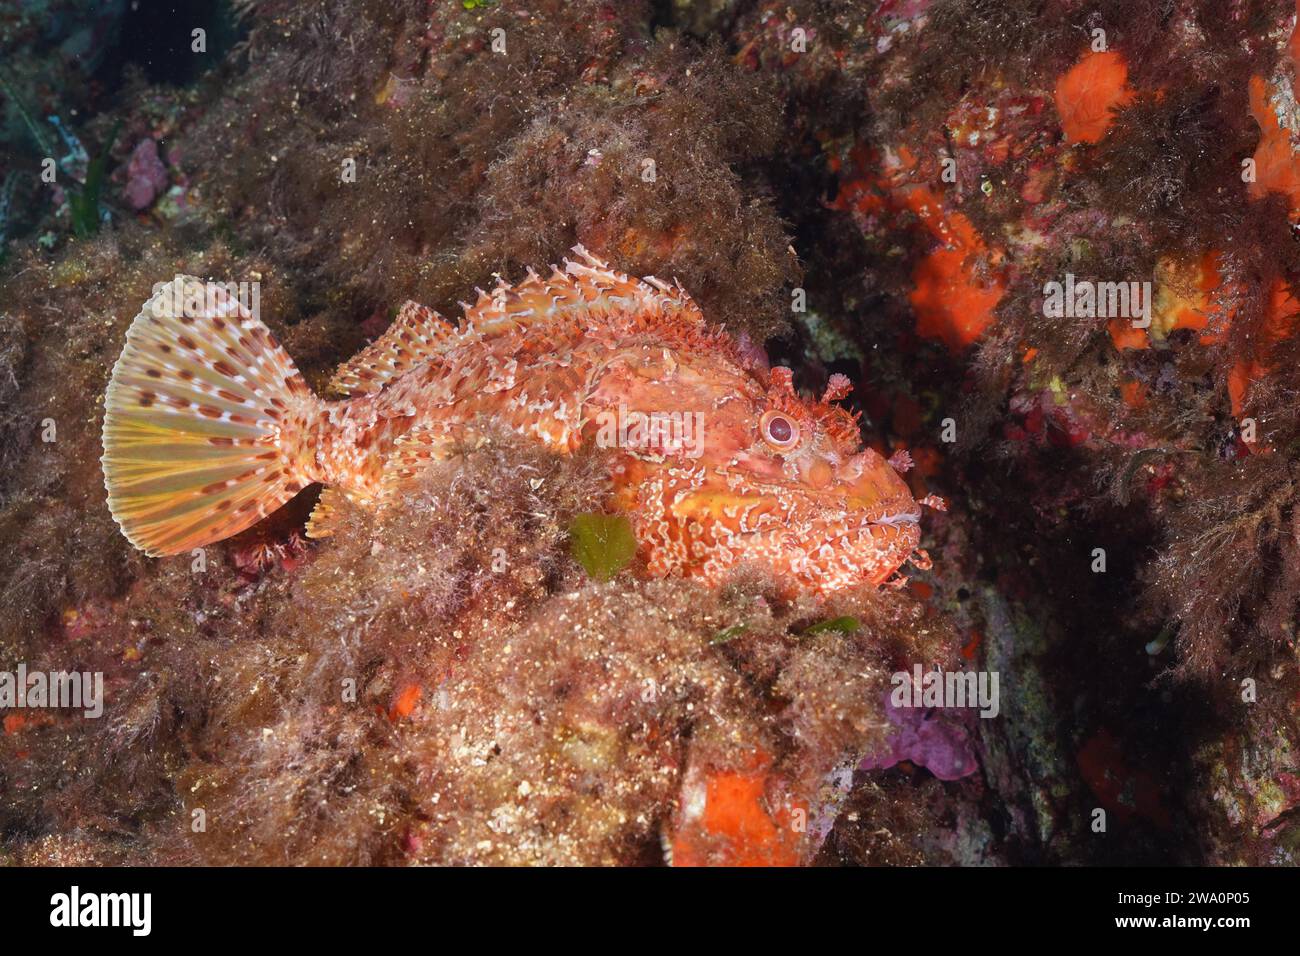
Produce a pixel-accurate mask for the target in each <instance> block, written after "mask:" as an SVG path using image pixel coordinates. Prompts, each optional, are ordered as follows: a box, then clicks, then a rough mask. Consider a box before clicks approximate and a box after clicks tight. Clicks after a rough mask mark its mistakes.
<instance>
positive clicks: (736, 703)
mask: <svg viewBox="0 0 1300 956" xmlns="http://www.w3.org/2000/svg"><path fill="white" fill-rule="evenodd" d="M1296 35H1297V34H1296V9H1295V7H1294V6H1293V5H1292V4H1290V3H1288V2H1282V0H1277V2H1263V0H1236V2H1232V3H1223V2H1217V0H1200V2H1195V0H1172V2H1168V0H1124V2H1120V0H1095V2H1089V3H1077V2H1071V0H998V2H992V0H886V2H871V3H845V2H836V3H831V2H818V0H787V2H781V3H769V2H764V0H744V2H741V0H734V2H733V0H723V2H712V0H711V2H698V3H696V2H689V0H674V2H671V3H651V2H648V0H646V2H618V3H614V2H607V0H606V2H599V0H567V2H561V0H535V2H514V0H476V2H470V0H446V2H438V3H424V2H414V0H412V2H392V0H325V2H313V3H307V2H289V0H244V2H239V3H233V4H230V3H225V2H191V3H182V4H177V5H172V6H169V7H168V9H167V12H166V13H160V12H159V11H158V10H156V9H151V6H150V5H149V4H144V3H142V4H127V3H125V2H123V3H90V2H86V0H44V2H34V0H33V2H27V3H23V4H19V5H13V4H10V5H6V6H4V7H3V9H0V53H3V60H2V62H0V169H2V170H3V173H2V178H0V243H2V244H0V283H2V286H0V552H2V553H3V554H4V559H3V561H0V721H2V727H3V732H2V733H0V861H2V862H4V863H10V864H50V863H82V864H104V863H110V864H111V863H181V864H201V863H223V864H224V863H234V864H313V863H315V864H373V863H381V864H408V863H439V864H476V863H477V864H532V863H579V864H660V863H664V862H670V863H672V864H675V865H698V864H706V865H707V864H719V863H723V864H725V863H732V864H754V865H764V864H797V863H820V864H872V863H892V864H917V863H939V864H984V863H1051V864H1099V863H1159V862H1164V863H1192V862H1206V863H1216V864H1230V863H1254V864H1261V863H1293V862H1295V860H1296V854H1297V852H1300V824H1297V819H1298V818H1297V816H1296V814H1295V812H1294V811H1295V808H1296V807H1297V806H1298V805H1300V766H1298V765H1297V763H1296V757H1295V753H1296V746H1295V745H1296V738H1297V730H1298V728H1297V708H1298V707H1300V703H1298V702H1300V674H1297V664H1298V661H1297V649H1296V641H1295V620H1296V612H1297V603H1298V602H1300V510H1297V506H1298V505H1300V473H1298V469H1300V422H1298V420H1297V416H1296V413H1295V408H1296V402H1297V398H1298V397H1300V377H1298V376H1300V329H1297V315H1300V303H1297V300H1296V297H1295V296H1294V294H1293V283H1295V282H1296V281H1297V280H1300V255H1298V253H1297V239H1296V235H1297V233H1296V229H1297V223H1298V222H1300V160H1298V159H1297V153H1296V149H1295V147H1296V145H1297V143H1298V142H1300V140H1297V128H1298V127H1297V124H1300V109H1297V106H1296V95H1295V90H1296V88H1297V62H1296V55H1297V51H1298V50H1300V45H1298V44H1297V42H1296V41H1295V40H1294V37H1295V36H1296ZM177 277H193V281H188V280H184V279H183V278H182V280H181V281H180V282H179V283H178V284H174V283H173V280H174V279H176V278H177ZM656 277H657V278H656ZM479 288H481V289H482V290H483V291H481V292H480V291H477V290H478V289H479ZM168 290H174V291H175V293H176V295H175V297H174V298H171V297H169V296H168ZM190 291H195V292H196V294H195V296H194V297H193V298H192V299H190V298H188V297H187V293H188V292H190ZM462 301H463V302H464V303H466V304H465V306H464V307H462V306H461V305H459V304H458V303H460V302H462ZM101 459H102V461H101ZM945 505H946V510H942V509H944V508H945ZM132 542H134V543H135V544H137V545H139V546H140V548H141V549H143V550H140V549H137V548H136V547H135V546H133V543H132ZM145 550H147V551H150V552H151V553H155V554H158V555H163V556H161V557H149V556H146V554H145V553H144V551H145ZM60 674H62V675H67V676H69V677H70V678H73V677H76V678H79V677H80V676H81V675H86V676H88V677H89V676H96V675H97V677H98V679H99V684H98V687H99V691H98V692H96V691H95V690H94V688H95V686H97V685H96V684H95V682H94V681H87V682H85V683H84V684H82V683H80V682H77V681H70V682H69V683H66V684H60V682H59V681H58V680H57V679H48V678H47V677H46V676H45V675H60ZM20 675H21V679H20ZM37 677H39V678H40V679H39V680H37V679H36V678H37ZM73 683H75V685H76V689H77V690H78V691H79V692H80V691H83V690H84V691H85V693H84V694H82V695H81V698H80V699H79V700H78V706H77V707H72V706H69V705H68V703H69V702H68V701H67V700H66V699H64V697H66V694H62V695H61V692H62V691H68V690H70V689H71V686H70V685H71V684H73ZM56 689H59V690H60V693H55V690H56ZM20 690H21V693H20ZM96 711H99V712H98V713H96Z"/></svg>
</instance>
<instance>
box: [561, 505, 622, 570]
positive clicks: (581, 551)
mask: <svg viewBox="0 0 1300 956" xmlns="http://www.w3.org/2000/svg"><path fill="white" fill-rule="evenodd" d="M569 547H570V549H571V550H572V552H573V557H574V560H576V561H577V562H578V563H579V564H581V565H582V567H583V569H584V570H585V571H586V572H587V574H588V575H590V576H591V577H593V578H595V579H596V580H597V581H608V580H609V579H610V578H612V577H613V576H614V575H616V574H618V572H620V571H622V570H623V569H624V568H625V567H627V566H628V564H629V563H630V562H631V560H632V557H633V555H635V554H636V535H634V534H633V533H632V523H631V522H630V521H628V520H627V518H625V517H623V516H622V515H603V514H597V513H594V512H592V513H588V514H581V515H578V516H577V517H575V518H574V519H573V523H572V524H570V525H569Z"/></svg>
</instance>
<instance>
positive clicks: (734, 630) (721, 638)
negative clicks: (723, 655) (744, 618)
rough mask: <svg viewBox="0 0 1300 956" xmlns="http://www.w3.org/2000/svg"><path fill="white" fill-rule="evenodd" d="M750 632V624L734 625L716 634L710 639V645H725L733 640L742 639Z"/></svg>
mask: <svg viewBox="0 0 1300 956" xmlns="http://www.w3.org/2000/svg"><path fill="white" fill-rule="evenodd" d="M748 630H749V625H748V624H733V625H732V626H731V627H728V628H724V629H723V630H721V631H718V633H717V634H714V635H713V636H712V637H711V638H709V643H710V644H725V643H727V641H730V640H731V639H733V638H736V637H740V635H742V634H744V633H745V632H746V631H748Z"/></svg>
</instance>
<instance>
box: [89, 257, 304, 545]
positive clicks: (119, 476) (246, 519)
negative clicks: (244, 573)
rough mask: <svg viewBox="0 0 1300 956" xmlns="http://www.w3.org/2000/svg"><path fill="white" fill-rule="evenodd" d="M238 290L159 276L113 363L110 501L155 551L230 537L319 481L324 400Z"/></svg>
mask: <svg viewBox="0 0 1300 956" xmlns="http://www.w3.org/2000/svg"><path fill="white" fill-rule="evenodd" d="M240 291H241V290H239V289H238V288H237V287H235V286H234V284H233V283H225V284H222V283H212V282H202V281H200V280H198V279H196V278H194V277H192V276H177V277H176V278H175V279H174V280H172V281H171V282H168V283H165V284H160V285H157V286H155V287H154V295H153V297H152V298H150V299H149V301H148V302H146V303H145V306H144V308H143V309H142V310H141V311H140V314H139V315H137V316H136V317H135V321H134V322H132V323H131V327H130V329H129V330H128V331H127V334H126V346H125V348H124V349H123V350H122V355H121V357H120V358H119V359H118V360H117V364H116V365H115V366H114V367H113V374H112V377H111V379H110V380H109V384H108V391H107V393H106V395H105V399H104V403H105V413H104V435H103V438H104V456H103V458H102V459H101V461H102V463H103V467H104V485H105V487H106V488H107V489H108V507H109V510H110V511H111V512H112V514H113V518H114V520H116V521H117V523H118V525H119V526H120V527H121V529H122V533H123V534H124V535H126V537H127V539H128V540H129V541H130V542H131V543H132V544H133V545H135V546H136V547H137V548H139V549H140V550H142V551H144V552H146V553H147V554H149V555H151V556H154V557H157V556H160V555H167V554H178V553H180V552H183V551H187V550H189V549H191V548H196V547H200V546H202V545H205V544H211V543H212V542H215V541H220V540H222V539H224V538H228V537H230V536H231V535H233V534H236V533H238V532H240V531H242V530H244V529H245V528H247V527H249V526H250V525H252V524H255V523H256V522H258V521H260V520H261V519H262V518H263V517H264V516H266V515H268V514H270V513H271V512H272V511H275V510H276V509H277V508H279V507H280V506H281V505H283V504H284V503H285V502H286V501H288V500H289V499H290V498H292V497H293V496H294V495H295V494H297V493H298V492H299V491H300V490H301V489H302V488H303V487H304V486H305V485H307V484H308V483H310V482H311V481H312V480H314V479H313V477H312V475H311V472H312V466H311V461H312V459H313V458H314V455H312V454H311V448H312V443H311V441H310V433H311V431H312V430H313V426H314V425H315V424H316V422H317V421H318V420H319V419H320V416H321V410H322V403H321V402H320V400H319V399H317V398H316V397H315V396H314V395H312V393H311V391H310V389H309V388H308V387H307V383H306V382H305V381H304V380H303V377H302V375H301V374H299V372H298V370H297V369H296V368H295V367H294V364H293V362H292V360H291V359H290V358H289V356H288V354H287V353H286V352H285V351H284V349H282V348H281V347H280V346H279V345H278V344H277V343H276V342H275V340H274V339H273V338H272V337H271V333H270V332H269V331H268V330H267V328H266V326H265V325H263V324H262V323H261V322H260V321H259V320H258V319H257V318H255V317H254V316H253V315H252V314H251V313H250V312H249V309H248V307H247V305H246V304H245V303H244V302H242V301H241V295H240ZM254 295H256V292H254ZM253 301H254V302H256V298H254V300H253ZM254 307H255V306H254Z"/></svg>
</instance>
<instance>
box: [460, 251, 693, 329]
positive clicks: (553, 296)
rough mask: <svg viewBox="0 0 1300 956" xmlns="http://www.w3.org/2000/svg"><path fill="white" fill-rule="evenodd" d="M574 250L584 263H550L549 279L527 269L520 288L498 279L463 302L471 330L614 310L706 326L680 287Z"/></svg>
mask: <svg viewBox="0 0 1300 956" xmlns="http://www.w3.org/2000/svg"><path fill="white" fill-rule="evenodd" d="M573 252H574V255H576V256H577V257H578V258H579V259H580V260H581V261H580V262H574V261H571V260H569V259H565V260H563V261H564V268H563V269H558V268H554V267H552V271H551V274H550V276H549V277H547V278H545V279H543V278H542V277H541V276H540V275H538V274H537V273H536V272H534V271H533V270H532V269H529V270H528V276H527V278H525V279H524V281H523V282H521V283H519V285H517V286H511V285H508V284H507V283H505V282H499V283H498V284H497V287H496V288H495V289H493V290H492V292H491V293H487V292H484V291H482V290H481V289H480V290H478V293H479V296H478V300H477V301H476V302H475V303H474V304H473V305H467V304H466V303H464V302H462V303H461V308H463V309H464V310H465V328H466V330H467V332H469V333H470V334H475V335H477V336H479V337H482V338H491V337H492V336H495V335H499V334H502V333H504V332H508V331H510V330H511V329H515V328H520V327H523V326H526V325H532V324H534V323H536V322H545V321H547V320H550V319H554V318H557V317H561V316H574V315H576V314H579V313H581V312H584V311H589V310H590V311H598V310H603V311H609V310H611V309H619V310H622V311H623V312H625V313H626V314H628V315H641V316H650V315H664V314H672V315H673V316H675V317H676V318H677V319H678V320H684V321H685V322H686V323H687V324H688V325H699V326H703V325H704V315H703V314H702V313H701V312H700V309H699V306H697V305H696V304H695V302H694V301H693V300H692V299H691V297H690V296H689V295H687V293H686V290H685V289H683V288H682V287H681V286H680V285H669V284H668V283H666V282H663V281H661V280H659V279H656V278H655V277H653V276H647V277H646V278H644V279H634V278H632V277H631V276H629V275H626V274H625V273H622V272H615V271H614V270H613V269H611V268H610V267H609V265H608V264H607V263H606V262H604V261H602V260H600V259H597V258H596V257H595V256H593V255H592V254H591V253H589V252H588V251H587V250H586V249H584V248H583V247H582V246H574V247H573Z"/></svg>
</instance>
